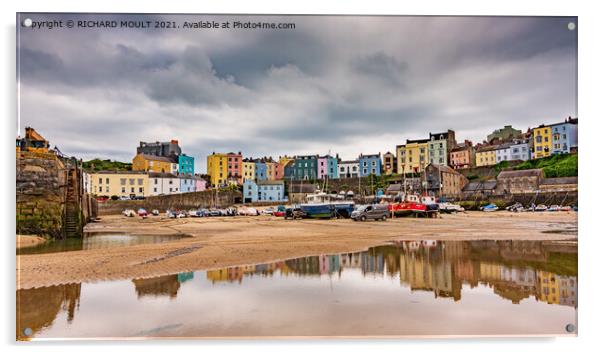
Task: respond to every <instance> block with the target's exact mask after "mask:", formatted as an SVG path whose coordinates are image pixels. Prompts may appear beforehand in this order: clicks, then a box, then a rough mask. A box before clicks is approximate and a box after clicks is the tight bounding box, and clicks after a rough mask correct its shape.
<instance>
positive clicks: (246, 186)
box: [242, 179, 257, 203]
mask: <svg viewBox="0 0 602 354" xmlns="http://www.w3.org/2000/svg"><path fill="white" fill-rule="evenodd" d="M242 195H243V202H245V203H252V202H256V201H257V183H255V182H254V181H253V180H251V179H246V180H245V181H244V182H243V183H242Z"/></svg>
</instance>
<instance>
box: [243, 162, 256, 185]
mask: <svg viewBox="0 0 602 354" xmlns="http://www.w3.org/2000/svg"><path fill="white" fill-rule="evenodd" d="M242 178H243V181H247V180H254V179H255V162H253V160H251V159H244V160H242Z"/></svg>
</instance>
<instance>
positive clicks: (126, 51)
mask: <svg viewBox="0 0 602 354" xmlns="http://www.w3.org/2000/svg"><path fill="white" fill-rule="evenodd" d="M27 17H29V18H31V19H33V20H34V21H42V20H61V19H62V20H68V19H73V20H83V19H93V20H112V19H115V20H118V21H121V20H126V19H127V20H138V21H140V20H143V21H146V20H150V21H155V20H165V21H175V22H176V23H178V24H182V23H183V22H184V21H189V22H197V21H211V20H214V21H218V22H224V21H235V20H240V21H243V22H245V21H249V20H250V21H254V22H256V21H263V22H275V23H294V24H295V28H294V29H182V28H180V29H164V30H158V29H142V28H139V29H132V28H114V29H106V28H105V29H98V28H71V29H70V28H54V29H30V28H25V27H20V28H19V33H18V37H19V38H18V42H17V43H18V51H19V53H18V60H19V62H18V66H19V74H20V95H19V97H20V120H21V122H20V126H21V129H22V130H23V129H24V127H25V126H32V127H34V128H36V129H37V130H38V131H39V132H40V133H42V134H43V135H44V136H45V137H46V138H47V139H49V140H50V143H51V145H52V146H54V145H57V146H58V147H59V148H60V149H61V150H62V151H63V152H65V153H66V154H68V155H75V156H78V157H82V158H84V159H88V158H94V157H100V158H111V159H118V160H121V161H130V160H131V159H132V157H133V156H134V154H135V150H136V146H137V145H138V142H139V141H157V140H159V141H165V140H170V139H172V138H175V139H178V140H179V141H180V145H181V146H182V149H183V151H184V152H185V153H187V154H188V155H192V156H194V157H195V158H196V159H197V161H198V164H197V171H198V172H204V170H205V156H206V155H207V154H210V153H211V152H212V151H221V152H228V151H242V152H243V154H244V155H245V156H253V157H260V156H264V155H272V156H273V157H276V158H277V157H278V156H279V155H283V154H288V155H294V154H318V153H319V154H326V153H328V152H329V151H330V152H331V153H339V154H340V155H341V157H342V158H343V159H352V158H355V157H356V156H357V155H358V154H359V153H360V152H364V153H378V152H381V153H384V152H386V151H393V150H394V149H395V145H398V144H403V143H404V142H405V140H406V139H419V138H427V137H428V133H429V132H440V131H445V130H447V129H448V128H449V129H454V130H455V131H456V137H457V139H458V140H463V139H471V140H473V141H475V142H476V141H480V140H482V139H484V138H485V137H486V135H487V134H488V133H490V132H491V131H492V130H494V129H496V128H500V127H502V126H504V125H508V124H512V125H513V126H514V127H516V128H518V129H522V130H526V129H527V127H533V126H536V125H539V124H541V123H544V122H545V123H553V122H557V121H561V120H563V119H565V118H566V117H568V116H569V115H570V116H576V114H577V93H576V75H577V64H576V61H577V30H573V31H571V30H569V29H568V24H569V22H575V23H576V19H574V18H566V17H565V18H530V17H519V18H517V17H343V16H341V17H337V16H258V17H248V16H233V15H228V16H217V15H207V16H200V15H179V16H175V15H174V16H135V15H85V16H84V15H56V14H45V15H36V14H28V15H27ZM23 18H24V17H23V16H21V19H23ZM21 133H22V132H21Z"/></svg>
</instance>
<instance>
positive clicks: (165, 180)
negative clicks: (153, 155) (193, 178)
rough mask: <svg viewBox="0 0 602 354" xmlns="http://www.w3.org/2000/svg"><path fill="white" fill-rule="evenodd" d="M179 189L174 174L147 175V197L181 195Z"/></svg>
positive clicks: (155, 173)
mask: <svg viewBox="0 0 602 354" xmlns="http://www.w3.org/2000/svg"><path fill="white" fill-rule="evenodd" d="M180 188H181V187H180V178H178V176H176V175H174V174H171V173H162V172H149V173H148V189H149V195H164V194H176V193H182V191H181V189H180Z"/></svg>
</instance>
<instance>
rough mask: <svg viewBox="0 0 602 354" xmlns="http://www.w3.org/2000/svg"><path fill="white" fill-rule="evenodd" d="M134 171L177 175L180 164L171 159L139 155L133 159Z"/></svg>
mask: <svg viewBox="0 0 602 354" xmlns="http://www.w3.org/2000/svg"><path fill="white" fill-rule="evenodd" d="M132 170H133V171H146V172H149V171H150V172H161V173H177V172H178V163H177V161H174V160H173V159H171V158H169V157H164V156H155V155H147V154H138V155H136V156H134V158H133V159H132Z"/></svg>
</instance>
